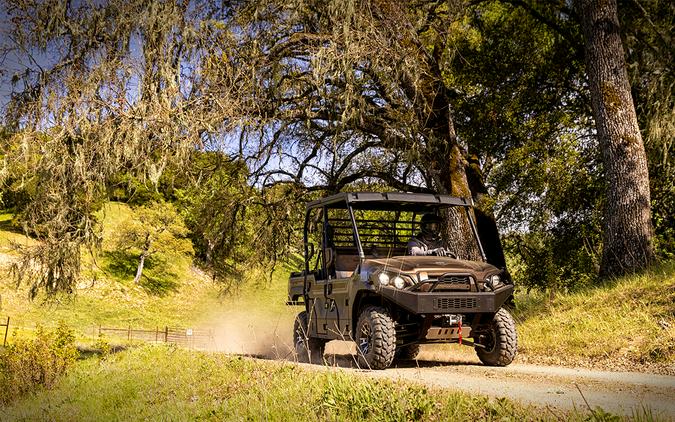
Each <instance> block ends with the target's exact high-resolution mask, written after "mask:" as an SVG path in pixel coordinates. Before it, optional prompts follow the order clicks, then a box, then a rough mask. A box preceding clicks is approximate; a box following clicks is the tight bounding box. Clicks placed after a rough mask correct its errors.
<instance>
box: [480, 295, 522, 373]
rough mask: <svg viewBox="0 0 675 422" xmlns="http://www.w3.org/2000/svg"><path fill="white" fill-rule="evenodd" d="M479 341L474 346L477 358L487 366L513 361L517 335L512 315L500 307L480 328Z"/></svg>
mask: <svg viewBox="0 0 675 422" xmlns="http://www.w3.org/2000/svg"><path fill="white" fill-rule="evenodd" d="M479 332H480V335H479V339H480V340H479V343H478V344H480V345H481V346H483V347H480V346H476V354H477V355H478V359H480V361H481V362H483V363H484V364H485V365H488V366H506V365H508V364H510V363H511V362H513V359H514V358H515V357H516V353H517V351H518V335H517V334H516V323H515V322H514V321H513V317H512V316H511V314H510V313H509V311H507V310H506V309H504V308H500V309H499V311H497V313H496V314H495V316H494V318H492V321H490V323H489V324H488V326H487V327H486V330H483V329H481V330H480V331H479Z"/></svg>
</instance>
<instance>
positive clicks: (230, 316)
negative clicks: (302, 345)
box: [210, 309, 295, 360]
mask: <svg viewBox="0 0 675 422" xmlns="http://www.w3.org/2000/svg"><path fill="white" fill-rule="evenodd" d="M294 316H295V314H290V313H286V312H284V313H283V314H280V315H269V314H265V313H263V312H261V311H259V310H247V309H236V310H230V311H228V312H225V313H223V314H222V315H219V316H218V317H217V318H216V319H215V321H213V322H212V324H211V325H212V326H213V327H214V328H213V334H214V339H213V342H212V347H210V349H212V350H214V351H218V352H224V353H228V354H236V355H247V356H256V357H262V358H266V359H290V360H292V359H294V353H293V351H294V348H293V321H294Z"/></svg>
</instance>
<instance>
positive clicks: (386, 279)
mask: <svg viewBox="0 0 675 422" xmlns="http://www.w3.org/2000/svg"><path fill="white" fill-rule="evenodd" d="M377 280H378V281H379V282H380V285H382V286H388V285H389V276H388V275H387V273H380V275H378V276H377Z"/></svg>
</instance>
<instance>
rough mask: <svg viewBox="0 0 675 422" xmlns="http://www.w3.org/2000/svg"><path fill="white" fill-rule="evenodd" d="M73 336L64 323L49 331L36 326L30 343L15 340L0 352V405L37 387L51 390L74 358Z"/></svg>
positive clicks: (75, 357) (75, 353)
mask: <svg viewBox="0 0 675 422" xmlns="http://www.w3.org/2000/svg"><path fill="white" fill-rule="evenodd" d="M74 341H75V336H74V334H73V331H72V330H71V329H70V328H68V327H67V326H66V325H65V323H63V322H59V325H58V326H57V328H56V329H55V330H54V331H52V332H47V331H45V330H44V329H43V328H42V327H40V326H38V328H37V330H36V332H35V338H34V339H33V340H16V339H14V340H13V341H12V342H11V343H10V345H9V346H8V347H7V348H6V349H4V350H0V404H5V405H6V404H7V403H9V402H11V401H14V400H16V399H18V398H19V397H21V396H22V395H24V394H26V393H28V392H31V391H35V390H36V389H37V388H38V387H45V388H51V387H53V386H54V384H55V383H56V381H57V380H58V379H59V377H60V376H62V375H63V374H65V373H66V372H67V371H68V369H69V368H70V367H71V366H72V365H73V363H74V362H75V359H77V356H78V352H77V350H76V349H75V346H74Z"/></svg>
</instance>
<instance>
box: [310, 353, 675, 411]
mask: <svg viewBox="0 0 675 422" xmlns="http://www.w3.org/2000/svg"><path fill="white" fill-rule="evenodd" d="M467 349H468V348H467ZM468 351H469V352H471V354H469V353H466V354H464V353H462V354H460V356H458V357H456V358H455V359H454V360H452V361H448V359H445V361H442V360H441V361H439V359H438V356H437V355H436V354H434V353H431V352H425V351H422V352H421V353H420V356H419V359H418V360H417V361H407V362H395V365H394V367H392V368H389V369H386V370H384V371H368V370H362V369H359V368H356V367H355V364H354V356H353V354H352V353H353V352H354V350H353V347H351V346H337V347H336V346H332V347H331V345H329V348H328V349H327V354H326V359H327V360H328V362H329V365H328V366H320V365H308V366H309V367H312V368H316V369H324V370H344V371H348V372H353V373H355V374H360V375H363V376H369V377H374V378H387V379H391V380H401V381H409V382H416V383H420V384H424V385H426V386H428V387H435V388H450V389H458V390H463V391H466V392H471V393H481V394H485V395H488V396H492V397H508V398H510V399H515V400H517V401H520V402H523V403H527V404H534V405H537V406H543V407H549V411H551V412H553V413H555V409H564V410H568V409H579V410H583V411H585V410H588V409H589V407H590V408H591V409H595V408H596V407H601V408H602V409H603V410H605V411H608V412H612V413H615V414H619V415H626V416H632V415H634V414H636V413H638V412H639V411H640V409H641V408H642V407H644V408H647V409H651V412H652V414H653V415H654V416H658V417H660V418H662V419H666V420H673V421H675V376H670V375H655V374H646V373H640V372H608V371H599V370H592V369H581V368H580V369H573V368H563V367H556V366H539V365H529V364H519V363H517V359H516V362H515V363H513V364H511V365H509V366H507V367H505V368H491V367H486V366H483V365H482V364H481V363H480V362H479V361H478V359H477V358H475V355H472V353H473V351H471V350H468ZM451 359H452V358H451ZM640 413H641V412H640Z"/></svg>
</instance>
